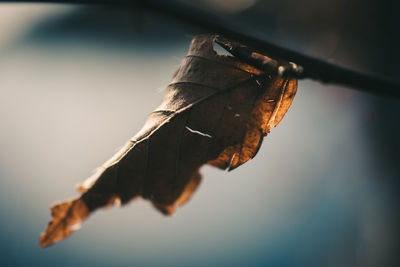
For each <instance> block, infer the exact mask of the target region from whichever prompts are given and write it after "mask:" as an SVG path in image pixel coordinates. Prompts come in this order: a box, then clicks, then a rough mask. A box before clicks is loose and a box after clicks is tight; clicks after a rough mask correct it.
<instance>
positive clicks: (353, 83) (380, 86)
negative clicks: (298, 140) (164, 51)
mask: <svg viewBox="0 0 400 267" xmlns="http://www.w3.org/2000/svg"><path fill="white" fill-rule="evenodd" d="M0 2H3V3H4V2H9V3H15V2H31V3H34V2H42V3H68V4H103V5H119V6H121V5H122V6H127V7H131V8H135V7H137V6H141V7H146V8H149V9H151V10H155V11H158V12H161V13H163V14H165V15H168V16H172V17H174V18H178V19H180V20H183V21H184V22H186V23H189V24H192V25H194V26H197V27H201V28H204V29H206V30H207V31H210V32H212V33H217V34H221V35H222V36H225V37H227V38H229V39H232V40H235V41H238V42H240V43H242V44H245V45H247V46H249V47H252V48H254V49H257V50H258V51H260V52H263V53H265V54H266V55H269V56H270V57H272V58H279V59H281V60H285V61H288V62H294V63H296V64H297V65H300V66H302V67H303V72H302V74H301V78H310V79H314V80H318V81H321V82H323V83H333V84H340V85H344V86H349V87H352V88H355V89H358V90H361V91H365V92H370V93H375V94H381V95H386V96H392V97H399V98H400V83H399V82H396V81H391V80H389V79H384V78H382V77H377V76H374V75H371V74H366V73H361V72H358V71H355V70H352V69H348V68H344V67H342V66H339V65H335V64H332V63H329V62H326V61H323V60H321V59H317V58H314V57H311V56H307V55H304V54H302V53H299V52H296V51H293V50H290V49H287V48H284V47H281V46H278V45H276V44H273V43H272V42H269V41H268V40H265V38H263V37H262V35H261V34H260V33H259V32H256V31H254V30H251V29H249V28H246V27H245V26H243V25H238V24H234V23H232V22H229V21H226V20H224V19H222V18H220V17H218V16H215V15H213V14H211V13H207V12H204V11H202V10H200V9H198V8H194V7H192V6H189V5H185V4H183V3H182V2H177V1H173V0H162V1H157V0H144V1H138V0H70V1H68V0H53V1H52V0H30V1H23V0H14V1H13V0H8V1H3V0H0ZM243 59H245V58H243Z"/></svg>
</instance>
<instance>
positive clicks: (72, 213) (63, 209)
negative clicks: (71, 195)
mask: <svg viewBox="0 0 400 267" xmlns="http://www.w3.org/2000/svg"><path fill="white" fill-rule="evenodd" d="M89 213H90V212H89V209H88V208H87V206H86V204H85V203H84V202H83V200H82V199H81V198H78V199H73V200H68V201H65V202H62V203H59V204H56V205H54V206H53V207H52V208H51V216H52V217H53V218H52V220H51V221H50V222H49V223H48V225H47V229H46V231H45V232H43V233H41V234H40V238H39V246H40V247H48V246H50V245H53V244H54V243H56V242H58V241H61V240H63V239H64V238H66V237H68V236H69V235H71V234H72V233H73V232H74V231H76V230H78V229H79V228H80V223H81V222H82V221H83V220H84V219H85V218H86V217H87V216H88V215H89Z"/></svg>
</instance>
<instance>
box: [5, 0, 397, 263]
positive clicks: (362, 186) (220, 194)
mask: <svg viewBox="0 0 400 267" xmlns="http://www.w3.org/2000/svg"><path fill="white" fill-rule="evenodd" d="M191 2H192V4H196V5H197V6H200V7H201V8H203V9H205V10H207V11H209V12H213V13H216V14H218V15H220V16H224V17H226V18H227V19H230V20H234V21H236V22H239V23H244V24H246V25H249V27H251V28H256V29H257V30H260V31H262V32H263V33H265V36H267V37H268V38H270V39H271V40H273V41H274V42H275V43H277V44H281V45H284V46H286V47H290V48H293V49H296V50H298V51H301V52H303V53H307V54H310V55H313V56H317V57H320V58H323V59H326V60H329V61H333V62H337V63H340V64H342V65H345V66H349V67H352V68H356V69H360V70H364V71H370V72H374V73H379V74H384V75H386V76H388V77H391V78H394V79H398V78H399V75H398V73H399V71H400V69H399V67H398V65H397V64H398V61H399V59H400V56H399V54H400V53H399V52H398V51H396V49H398V48H399V47H400V46H399V44H400V43H399V42H398V39H397V36H396V35H398V29H397V26H398V23H397V22H396V19H397V18H396V16H395V11H394V10H396V9H395V4H394V1H351V2H349V1H344V0H339V1H301V3H298V2H297V1H277V0H271V1H255V0H235V1H206V0H203V1H191ZM227 3H229V4H227ZM199 32H203V31H202V30H201V29H196V28H194V27H191V26H189V25H186V24H184V23H182V22H178V21H175V20H173V19H171V18H169V17H168V16H165V15H160V14H154V13H152V12H149V11H148V10H142V9H141V8H140V7H137V8H134V9H133V10H129V9H127V8H118V7H94V6H78V5H59V4H58V5H50V4H5V3H1V4H0V95H1V97H0V123H1V132H0V144H1V150H0V214H1V217H0V265H1V266H26V265H33V266H399V262H400V260H399V258H398V255H397V254H398V252H399V243H400V242H399V238H398V237H399V229H398V228H399V227H398V226H399V221H400V220H399V210H398V198H399V188H400V186H399V177H400V167H399V156H398V155H399V152H400V138H399V136H400V126H399V122H400V120H399V115H400V105H399V103H400V101H399V100H398V99H388V98H385V97H379V96H374V95H369V94H364V93H361V92H357V91H354V90H351V89H349V88H343V87H339V86H333V85H323V84H320V83H318V82H313V81H309V80H305V81H301V82H300V83H299V89H298V93H297V95H296V97H295V99H294V102H293V105H292V107H291V109H290V110H289V112H288V113H287V115H286V116H285V118H284V119H283V121H282V122H281V124H280V125H279V126H278V127H277V128H276V129H273V130H272V131H271V133H270V135H269V136H268V137H267V138H265V140H264V143H263V145H262V147H261V149H260V151H259V153H258V155H257V156H256V157H255V158H254V159H253V160H251V161H249V162H248V163H246V164H245V165H243V166H242V167H240V168H238V169H237V170H234V171H232V172H229V173H228V172H223V171H219V170H216V169H214V168H211V167H203V168H202V169H201V173H202V174H203V176H204V179H203V182H202V184H201V186H200V188H199V190H198V191H197V192H196V193H195V195H194V197H193V198H192V200H191V201H190V202H189V203H188V204H187V205H185V206H184V207H182V208H180V209H179V210H178V211H177V213H176V214H175V215H174V216H172V217H164V216H162V215H161V214H159V213H158V212H156V211H155V210H154V209H153V208H152V207H151V206H150V204H149V203H147V202H145V201H142V200H138V201H136V202H134V203H131V204H130V205H128V206H125V207H123V208H113V209H109V210H105V211H104V210H101V211H98V212H96V213H94V214H93V216H91V217H90V218H89V219H88V220H87V221H86V222H85V223H84V224H83V227H82V229H81V230H80V231H79V232H77V233H75V234H73V235H72V236H71V237H70V238H68V239H67V240H65V241H63V242H60V243H57V244H56V245H54V246H52V247H50V248H46V249H41V248H39V247H38V237H39V234H40V232H41V231H43V230H44V228H45V226H46V223H47V221H48V220H49V219H50V214H49V209H48V208H49V206H50V205H51V204H52V203H54V202H55V201H58V200H64V199H67V198H70V197H74V196H76V195H77V192H76V191H75V188H74V185H75V184H76V183H78V182H80V181H82V180H83V179H85V178H86V177H88V176H89V175H90V174H91V170H93V169H95V168H96V167H98V166H99V165H101V164H102V163H103V162H104V161H105V160H107V159H108V158H109V157H110V156H111V155H112V154H113V153H114V152H115V151H116V150H117V148H118V147H119V146H121V145H122V144H123V143H124V142H125V141H126V140H127V139H129V138H130V137H131V136H133V135H134V134H135V133H136V132H137V131H138V130H139V129H140V128H141V126H142V124H143V123H144V120H145V118H146V116H147V114H148V113H150V112H151V111H152V110H153V109H154V108H155V107H156V106H157V105H158V103H159V102H160V101H161V99H162V97H163V91H164V88H165V87H166V85H167V84H168V83H169V81H170V78H171V76H172V74H173V72H174V71H175V69H176V68H177V67H178V66H179V64H180V61H181V59H182V58H183V57H184V55H185V54H186V51H187V48H188V46H189V43H190V41H191V38H192V37H193V36H194V35H195V34H196V33H199Z"/></svg>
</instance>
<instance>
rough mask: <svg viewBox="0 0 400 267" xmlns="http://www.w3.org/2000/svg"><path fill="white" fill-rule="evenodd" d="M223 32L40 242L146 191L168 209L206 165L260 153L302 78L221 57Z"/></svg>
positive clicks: (201, 43)
mask: <svg viewBox="0 0 400 267" xmlns="http://www.w3.org/2000/svg"><path fill="white" fill-rule="evenodd" d="M215 38H216V37H215V36H210V35H201V36H197V37H195V38H194V39H193V41H192V44H191V46H190V49H189V52H188V54H187V56H186V57H185V58H184V60H183V62H182V64H181V66H180V68H179V69H178V70H177V72H176V73H175V75H174V77H173V79H172V82H171V84H170V85H169V86H168V87H167V92H166V95H165V97H164V100H163V101H162V103H161V104H160V106H159V107H158V108H157V109H156V110H155V111H153V112H152V113H151V114H150V115H149V117H148V118H147V121H146V123H145V125H144V126H143V128H142V129H141V130H140V131H139V133H138V134H136V135H135V136H134V137H133V138H132V139H131V140H129V141H128V142H127V143H126V145H125V146H124V147H123V148H122V149H121V150H120V151H119V152H118V153H117V154H116V155H115V156H113V157H112V158H111V159H110V160H109V161H107V162H106V163H105V164H104V165H103V166H102V167H100V169H99V170H98V171H97V172H96V173H95V174H94V175H93V176H92V177H90V178H89V179H87V180H86V181H85V182H83V183H82V184H80V185H79V186H78V188H79V190H80V191H81V192H82V195H81V196H80V197H79V198H77V199H75V200H70V201H67V202H63V203H61V204H57V205H55V206H54V207H53V208H52V217H53V220H52V221H51V222H50V223H49V226H48V228H47V230H46V232H44V233H42V235H41V236H40V246H48V245H51V244H53V243H54V242H57V241H59V240H61V239H63V238H65V237H67V236H68V235H69V234H70V233H71V232H72V231H73V230H74V229H75V228H74V226H75V225H77V224H79V223H80V222H81V221H82V220H83V219H85V218H86V217H87V216H88V215H89V214H90V213H91V212H93V211H94V210H96V209H97V208H100V207H105V206H107V205H109V204H112V203H118V202H120V203H122V204H126V203H127V202H129V201H130V200H132V199H133V198H135V197H139V196H141V197H142V198H144V199H148V200H149V201H151V202H152V204H153V205H154V207H155V208H157V209H158V210H159V211H161V212H162V213H164V214H172V213H173V212H174V209H175V207H176V206H179V205H182V204H184V203H185V202H187V201H188V200H189V199H190V197H191V196H192V194H193V192H194V191H195V190H196V189H197V187H198V185H199V183H200V181H201V176H200V174H199V168H200V167H201V166H202V165H203V164H205V163H209V164H211V165H213V166H216V167H218V168H221V169H229V170H232V169H234V168H236V167H238V166H240V165H241V164H243V163H245V162H246V161H248V160H249V159H251V158H253V157H254V156H255V155H256V153H257V151H258V149H259V147H260V145H261V142H262V139H263V137H264V136H265V135H266V134H267V133H268V132H269V131H270V129H271V127H273V126H276V125H277V124H278V123H279V121H280V120H281V119H282V117H283V116H284V115H285V113H286V111H287V110H288V108H289V106H290V104H291V102H292V100H293V97H294V95H295V93H296V89H297V80H296V79H289V78H281V77H279V76H277V75H276V74H274V73H265V72H263V71H261V70H259V69H257V68H255V67H252V66H250V65H248V64H246V63H243V62H241V61H239V60H237V59H236V58H234V57H229V56H222V55H218V54H217V53H216V52H215V51H214V49H213V45H214V40H215Z"/></svg>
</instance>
